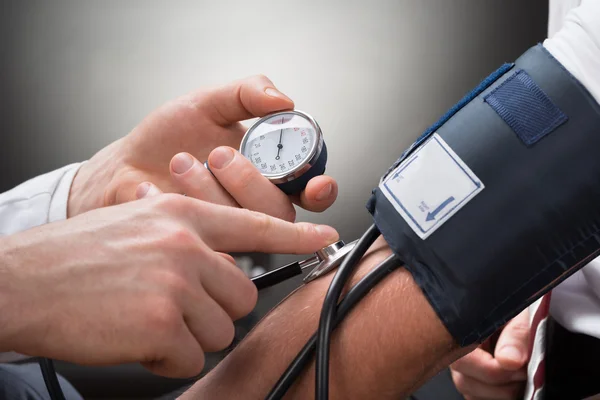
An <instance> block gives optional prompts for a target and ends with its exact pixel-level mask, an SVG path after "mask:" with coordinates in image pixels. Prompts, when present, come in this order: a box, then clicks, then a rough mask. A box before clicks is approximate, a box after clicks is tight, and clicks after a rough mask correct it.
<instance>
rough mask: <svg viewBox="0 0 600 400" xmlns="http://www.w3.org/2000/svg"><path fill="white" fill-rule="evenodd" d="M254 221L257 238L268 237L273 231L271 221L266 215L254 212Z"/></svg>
mask: <svg viewBox="0 0 600 400" xmlns="http://www.w3.org/2000/svg"><path fill="white" fill-rule="evenodd" d="M253 215H254V218H255V219H256V226H257V229H256V230H257V232H256V233H257V235H258V237H259V238H264V237H268V236H269V235H270V233H271V231H272V230H273V220H272V219H271V217H269V216H268V215H266V214H263V213H259V212H254V214H253Z"/></svg>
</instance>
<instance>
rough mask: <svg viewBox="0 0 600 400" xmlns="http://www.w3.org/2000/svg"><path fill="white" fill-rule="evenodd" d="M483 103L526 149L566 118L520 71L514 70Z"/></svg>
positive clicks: (528, 77)
mask: <svg viewBox="0 0 600 400" xmlns="http://www.w3.org/2000/svg"><path fill="white" fill-rule="evenodd" d="M484 100H485V102H486V103H488V104H489V105H490V106H491V107H492V108H493V109H494V111H496V113H498V115H499V116H500V118H502V119H503V120H504V122H506V123H507V124H508V126H510V127H511V128H512V130H513V131H514V132H515V133H516V134H517V136H519V138H520V139H521V140H522V141H523V143H525V144H526V145H527V146H531V145H533V144H535V143H536V142H537V141H538V140H540V139H541V138H543V137H544V136H546V135H547V134H549V133H550V132H552V131H553V130H554V129H556V128H557V127H559V126H560V125H561V124H563V123H565V122H566V121H567V119H568V118H567V116H566V115H565V114H564V113H563V112H562V111H561V110H560V109H559V108H558V107H557V106H556V105H555V104H554V103H553V102H552V100H550V98H549V97H548V96H546V94H545V93H544V92H543V91H542V89H540V88H539V86H538V85H537V84H536V83H535V82H534V81H533V79H531V77H530V76H529V75H528V74H527V72H525V71H523V70H517V71H516V72H515V73H514V74H513V75H512V76H511V77H509V78H508V79H506V80H505V81H504V82H503V83H502V84H501V85H499V86H498V87H497V88H496V89H494V90H493V91H491V92H490V94H488V95H487V96H485V98H484Z"/></svg>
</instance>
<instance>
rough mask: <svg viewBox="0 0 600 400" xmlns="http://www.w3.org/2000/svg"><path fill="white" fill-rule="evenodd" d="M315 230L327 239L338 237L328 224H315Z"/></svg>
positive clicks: (331, 239) (334, 239) (333, 239)
mask: <svg viewBox="0 0 600 400" xmlns="http://www.w3.org/2000/svg"><path fill="white" fill-rule="evenodd" d="M315 230H316V231H317V232H318V233H319V235H321V236H322V237H324V238H325V239H327V240H329V241H332V242H333V241H336V240H338V239H339V238H340V235H339V234H338V232H337V231H336V230H335V229H333V228H332V227H331V226H329V225H316V226H315Z"/></svg>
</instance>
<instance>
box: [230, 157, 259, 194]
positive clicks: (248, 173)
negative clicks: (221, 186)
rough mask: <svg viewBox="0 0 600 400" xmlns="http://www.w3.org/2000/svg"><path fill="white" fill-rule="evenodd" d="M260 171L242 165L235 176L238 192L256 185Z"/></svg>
mask: <svg viewBox="0 0 600 400" xmlns="http://www.w3.org/2000/svg"><path fill="white" fill-rule="evenodd" d="M257 174H258V170H257V169H256V168H254V167H252V166H251V165H247V164H242V167H241V168H237V171H236V172H235V174H234V175H233V186H234V187H235V188H236V190H240V191H241V190H245V189H248V188H250V187H252V186H253V185H254V183H255V182H256V176H257Z"/></svg>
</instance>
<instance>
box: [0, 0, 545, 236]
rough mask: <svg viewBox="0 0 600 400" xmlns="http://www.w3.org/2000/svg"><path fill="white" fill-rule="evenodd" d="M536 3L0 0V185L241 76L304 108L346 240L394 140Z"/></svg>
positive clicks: (331, 219) (514, 40) (465, 80)
mask: <svg viewBox="0 0 600 400" xmlns="http://www.w3.org/2000/svg"><path fill="white" fill-rule="evenodd" d="M546 3H547V0H528V1H522V0H496V1H492V0H377V1H355V0H345V1H341V0H340V1H323V0H322V1H318V0H311V1H307V0H302V1H299V0H298V1H295V2H292V1H285V0H278V1H266V0H257V1H217V0H212V1H206V0H205V1H118V0H112V1H81V0H71V1H66V0H54V1H41V0H40V1H32V0H28V1H12V2H10V1H4V2H2V5H1V9H0V10H1V12H0V30H1V31H0V33H1V35H0V57H1V75H0V91H1V96H0V99H1V100H0V127H1V132H2V134H1V138H0V156H1V157H0V159H1V161H0V162H1V164H0V166H1V167H2V175H1V176H0V189H4V190H5V189H8V188H9V187H12V186H14V185H16V184H17V183H19V182H20V181H22V180H24V179H26V178H29V177H31V176H34V175H36V174H39V173H42V172H44V171H47V170H50V169H54V168H56V167H59V166H61V165H64V164H66V163H69V162H73V161H80V160H84V159H87V158H89V157H90V156H92V155H93V154H94V152H95V151H97V150H99V149H100V148H101V147H103V146H105V145H106V144H108V143H109V142H111V141H113V140H115V139H117V138H119V137H121V136H123V135H125V134H127V132H128V131H129V130H131V129H132V128H133V127H134V126H135V125H136V124H137V123H138V122H139V121H140V120H141V119H142V118H143V117H144V116H145V115H146V114H147V113H149V112H150V111H151V110H152V109H153V108H155V107H156V106H158V105H160V104H161V103H163V102H165V101H166V100H168V99H170V98H173V97H175V96H178V95H180V94H183V93H185V92H188V91H190V90H191V89H194V88H199V87H202V86H207V85H213V84H219V83H225V82H228V81H230V80H233V79H237V78H240V77H244V76H247V75H251V74H255V73H263V74H266V75H267V76H269V77H270V78H271V79H272V80H273V81H274V82H275V84H276V85H277V86H278V87H279V88H281V89H282V90H283V91H284V92H285V93H287V94H288V95H289V96H290V97H292V98H293V99H294V100H295V102H296V105H297V107H298V108H299V109H301V110H304V111H307V112H309V113H311V114H313V115H314V116H315V117H316V119H317V120H318V121H319V123H320V125H321V127H322V128H323V130H324V134H325V138H326V140H327V144H328V147H329V154H330V156H329V164H328V168H327V172H328V173H329V174H330V175H332V176H334V177H335V178H336V179H337V180H338V181H339V184H340V195H339V200H338V202H337V203H336V205H335V206H334V207H333V208H332V209H330V210H328V211H327V212H325V213H324V214H322V215H311V214H309V213H304V212H301V213H300V214H299V219H301V220H310V221H320V222H325V223H330V224H332V225H334V226H335V227H337V228H338V229H339V231H340V232H341V233H342V236H343V238H344V239H346V240H352V239H353V238H354V237H355V236H356V235H358V234H359V233H360V232H361V231H362V230H363V229H364V228H365V226H366V225H367V224H368V223H369V216H368V214H367V212H366V211H365V208H364V204H365V202H366V200H367V199H368V197H369V193H370V190H371V188H372V187H373V186H374V185H376V184H377V182H378V179H379V177H380V175H381V174H382V172H383V171H385V170H386V168H387V167H388V166H389V165H390V164H391V163H392V162H393V161H394V160H395V159H396V158H397V157H398V155H399V154H400V153H401V151H402V150H403V149H404V148H405V147H406V146H408V145H409V144H410V143H411V141H412V140H413V139H414V138H415V137H416V136H417V135H418V134H419V133H420V132H421V131H422V130H423V129H424V128H426V127H427V126H428V125H429V124H431V123H432V122H434V121H435V120H436V119H437V118H438V116H439V115H441V114H442V113H443V112H444V111H445V110H446V109H447V108H449V107H450V106H451V105H452V104H454V102H456V101H457V100H458V99H459V98H460V97H461V96H462V95H463V94H464V93H465V92H467V91H468V90H469V89H470V88H471V87H473V86H474V85H475V84H477V83H478V82H479V80H480V79H482V78H483V77H485V76H486V75H487V74H488V73H490V72H491V71H493V70H494V69H495V68H496V67H497V66H498V65H499V64H500V63H502V62H504V61H509V60H512V59H514V58H515V57H516V56H518V55H519V54H520V53H521V52H523V51H524V50H525V49H526V48H527V47H529V46H531V45H534V44H536V42H538V41H540V40H542V39H543V38H544V36H545V32H546V20H547V4H546Z"/></svg>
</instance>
